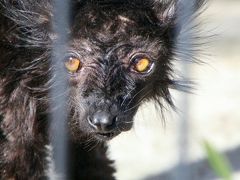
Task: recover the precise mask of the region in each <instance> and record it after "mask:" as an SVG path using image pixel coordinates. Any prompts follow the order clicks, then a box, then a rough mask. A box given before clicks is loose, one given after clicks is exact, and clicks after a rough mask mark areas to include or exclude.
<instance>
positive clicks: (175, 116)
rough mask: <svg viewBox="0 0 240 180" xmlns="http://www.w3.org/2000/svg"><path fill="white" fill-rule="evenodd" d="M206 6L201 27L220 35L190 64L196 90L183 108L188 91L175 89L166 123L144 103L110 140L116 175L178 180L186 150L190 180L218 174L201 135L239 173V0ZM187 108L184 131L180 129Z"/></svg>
mask: <svg viewBox="0 0 240 180" xmlns="http://www.w3.org/2000/svg"><path fill="white" fill-rule="evenodd" d="M208 6H209V7H208V9H207V10H206V11H205V12H204V14H203V15H202V16H203V19H205V20H206V24H204V25H203V27H204V29H205V28H206V29H210V30H211V32H210V34H218V36H217V37H216V38H213V41H212V42H211V47H209V48H207V51H206V52H207V54H209V55H208V56H207V58H205V59H204V61H205V62H206V64H201V65H197V64H192V65H191V66H190V75H189V77H191V78H192V79H193V80H194V81H195V82H196V83H197V85H196V90H195V91H194V94H187V98H188V106H187V111H185V110H182V109H183V107H181V106H182V105H181V100H182V97H184V96H185V95H186V94H184V93H179V92H175V91H172V93H173V96H174V99H175V101H176V102H177V105H178V108H179V111H178V113H176V112H174V111H171V110H169V111H166V112H165V115H166V123H165V125H163V123H162V121H161V119H162V117H161V114H160V112H157V111H156V110H155V108H154V105H153V104H152V103H147V104H144V105H143V106H142V108H141V110H140V111H139V112H138V114H137V117H136V119H135V126H134V128H133V130H132V131H130V132H127V133H123V134H122V135H120V136H118V137H117V138H115V139H114V140H113V141H112V142H111V143H110V151H109V155H110V157H112V158H113V159H116V162H115V164H116V166H117V173H116V177H117V179H119V180H158V179H159V180H168V179H169V180H174V179H175V180H176V179H177V180H180V178H178V174H179V173H178V170H179V168H178V165H179V160H181V158H183V157H181V156H182V155H183V154H184V153H185V155H186V157H184V158H185V160H186V161H187V162H188V165H189V166H187V170H189V171H190V176H189V179H190V180H212V179H213V180H214V179H219V177H217V176H216V175H215V173H214V172H213V171H212V169H211V168H210V167H209V165H208V162H207V158H206V151H205V149H204V147H203V141H205V140H207V141H208V142H209V143H211V144H212V145H213V146H214V147H215V148H216V149H217V150H218V151H219V152H221V153H223V154H224V155H225V156H226V157H227V158H228V160H229V161H230V165H231V167H232V170H233V172H234V174H233V179H234V180H239V179H240V0H212V1H210V3H209V4H208ZM214 31H216V32H214ZM179 101H180V103H178V102H179ZM186 113H187V117H188V118H187V119H188V126H187V128H188V131H187V132H184V133H183V134H182V132H181V128H180V127H181V123H182V122H181V118H182V116H186ZM186 135H187V138H185V139H183V140H185V141H184V142H182V141H180V140H181V139H180V137H182V136H183V138H184V136H186ZM181 146H186V147H181ZM181 148H185V149H184V150H185V152H184V153H183V154H181ZM181 180H182V179H181ZM184 180H185V179H184Z"/></svg>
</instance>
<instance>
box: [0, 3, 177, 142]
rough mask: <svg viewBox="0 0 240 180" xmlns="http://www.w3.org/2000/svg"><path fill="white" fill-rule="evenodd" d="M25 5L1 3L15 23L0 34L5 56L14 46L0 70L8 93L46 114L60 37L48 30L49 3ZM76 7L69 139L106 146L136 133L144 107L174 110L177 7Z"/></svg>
mask: <svg viewBox="0 0 240 180" xmlns="http://www.w3.org/2000/svg"><path fill="white" fill-rule="evenodd" d="M27 2H28V1H26V4H24V6H23V5H22V3H21V1H16V2H15V1H14V3H13V2H12V1H4V3H5V4H6V9H5V10H6V11H7V12H8V18H9V19H10V20H9V19H8V21H7V22H8V23H9V25H8V27H9V28H7V29H4V28H2V29H0V37H1V39H3V42H5V43H8V45H7V46H6V47H5V46H4V47H2V51H3V52H5V51H9V50H8V47H12V46H14V47H13V49H12V50H11V49H10V51H11V52H9V53H3V54H4V55H3V57H2V59H4V60H5V61H3V62H1V64H0V65H1V67H3V66H4V67H5V68H2V69H3V70H4V72H3V73H2V75H3V76H4V77H5V80H6V82H8V83H10V85H8V84H7V85H6V89H7V88H8V87H17V86H18V85H19V84H20V86H21V88H22V89H23V91H24V92H25V93H26V94H27V95H28V96H29V97H33V98H32V99H33V100H34V102H35V101H36V102H35V103H36V104H38V107H39V108H38V109H37V113H38V111H40V112H41V113H42V112H43V113H45V112H46V110H47V108H48V106H47V107H46V108H43V107H45V106H43V105H42V104H44V105H45V104H47V103H48V101H47V103H46V102H45V99H46V96H47V95H46V94H47V93H48V91H49V86H51V83H52V82H54V81H52V76H50V75H49V72H51V68H50V66H49V64H50V61H51V47H52V44H53V42H54V41H55V40H56V39H55V38H57V37H58V36H57V35H53V32H52V31H51V19H52V13H51V12H52V9H53V7H52V4H51V2H52V1H51V0H48V1H46V2H45V1H37V2H38V3H36V4H34V6H33V5H32V4H31V3H27ZM71 2H73V5H72V7H73V8H72V11H71V23H70V29H69V30H68V32H69V37H70V38H69V42H68V45H69V48H68V50H67V53H66V55H65V56H64V57H65V58H63V59H64V61H63V62H62V67H64V68H65V70H66V71H65V72H66V73H65V74H64V75H65V76H66V77H67V79H68V81H69V92H70V93H69V96H70V97H69V101H68V104H69V108H68V109H69V127H70V132H71V134H72V135H73V137H75V138H76V139H79V136H82V135H83V134H84V135H87V136H90V137H97V138H98V139H102V140H107V139H110V138H112V137H114V136H115V135H117V134H119V133H120V132H122V131H126V130H129V129H130V128H131V127H132V124H133V117H134V115H135V113H136V111H137V109H138V107H139V106H140V104H141V103H142V102H143V101H145V100H149V99H154V100H155V101H156V102H157V103H159V104H160V105H161V101H162V100H165V101H168V102H169V103H171V98H170V95H169V91H168V89H169V86H171V85H172V84H174V81H172V80H171V79H172V78H171V74H172V73H171V71H172V69H171V67H172V65H171V58H172V55H173V49H174V42H175V39H176V27H175V26H176V23H175V19H176V18H175V12H176V9H175V1H173V0H169V1H158V0H73V1H71ZM18 8H19V10H17V9H18ZM30 12H32V13H30ZM16 13H17V16H16ZM9 32H11V33H9ZM16 45H17V47H15V46H16ZM22 46H23V47H22ZM18 47H22V48H18ZM0 50H1V49H0ZM49 76H50V77H49ZM12 79H18V80H19V84H18V82H17V81H15V80H14V81H13V80H12ZM6 91H7V92H10V90H6ZM16 92H17V91H16ZM43 96H44V97H43ZM26 97H27V96H26ZM39 97H40V98H39ZM47 97H48V96H47ZM47 99H48V98H47ZM38 100H39V101H40V103H39V101H38ZM42 100H43V103H42ZM47 112H49V111H47ZM40 119H41V117H40Z"/></svg>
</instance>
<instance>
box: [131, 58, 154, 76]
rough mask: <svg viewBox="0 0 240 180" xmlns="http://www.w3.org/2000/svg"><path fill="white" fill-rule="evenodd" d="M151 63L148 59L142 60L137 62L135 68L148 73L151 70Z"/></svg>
mask: <svg viewBox="0 0 240 180" xmlns="http://www.w3.org/2000/svg"><path fill="white" fill-rule="evenodd" d="M151 64H152V63H151V61H150V60H149V59H148V58H140V59H139V60H136V61H135V64H134V68H135V70H136V71H138V72H141V73H143V72H147V71H148V70H149V69H150V68H151Z"/></svg>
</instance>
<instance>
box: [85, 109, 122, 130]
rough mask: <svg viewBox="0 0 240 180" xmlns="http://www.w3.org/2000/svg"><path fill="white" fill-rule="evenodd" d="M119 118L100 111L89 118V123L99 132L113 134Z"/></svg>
mask: <svg viewBox="0 0 240 180" xmlns="http://www.w3.org/2000/svg"><path fill="white" fill-rule="evenodd" d="M116 121H117V116H116V115H113V114H112V113H110V112H108V111H105V110H99V111H96V112H95V113H93V114H92V115H89V116H88V123H89V124H90V125H91V127H92V128H94V130H96V131H98V132H100V133H101V132H103V133H106V132H111V131H112V130H113V129H114V128H115V127H116Z"/></svg>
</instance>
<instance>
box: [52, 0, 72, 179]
mask: <svg viewBox="0 0 240 180" xmlns="http://www.w3.org/2000/svg"><path fill="white" fill-rule="evenodd" d="M69 8H70V5H69V0H53V19H52V27H53V31H54V34H56V40H55V41H54V42H53V51H52V64H51V67H52V77H53V79H54V83H53V84H54V85H53V86H52V89H51V91H50V99H51V102H50V106H51V109H52V113H51V124H50V129H49V135H50V142H51V145H52V147H53V148H52V158H53V159H52V160H53V165H54V166H53V168H54V170H50V172H53V171H54V173H52V174H50V175H49V176H50V180H65V179H66V180H67V179H68V176H67V173H68V168H67V167H68V165H67V164H68V163H67V147H68V146H67V143H68V136H67V109H66V104H67V97H68V93H67V79H66V78H65V77H64V72H63V70H64V69H63V58H64V56H65V53H66V50H67V44H68V30H69V12H70V11H69Z"/></svg>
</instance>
